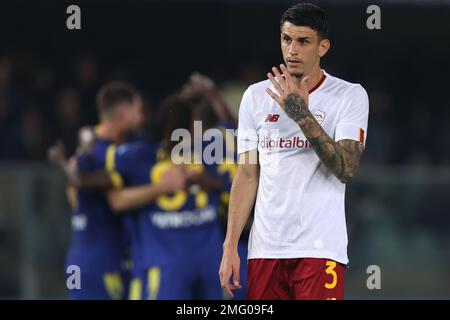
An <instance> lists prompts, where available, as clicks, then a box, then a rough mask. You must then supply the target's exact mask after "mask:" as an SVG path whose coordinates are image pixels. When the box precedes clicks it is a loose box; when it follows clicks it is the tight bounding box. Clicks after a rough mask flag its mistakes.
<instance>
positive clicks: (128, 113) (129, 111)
mask: <svg viewBox="0 0 450 320" xmlns="http://www.w3.org/2000/svg"><path fill="white" fill-rule="evenodd" d="M143 120H144V114H143V104H142V99H141V98H136V99H134V100H133V102H132V103H131V104H129V105H126V106H125V105H124V106H123V107H122V108H121V109H120V116H119V117H118V122H119V123H120V127H121V130H123V131H124V133H125V134H130V133H134V132H136V131H137V130H139V129H140V128H141V127H142V124H143Z"/></svg>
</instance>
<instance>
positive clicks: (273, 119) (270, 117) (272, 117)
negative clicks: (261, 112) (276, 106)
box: [264, 113, 280, 122]
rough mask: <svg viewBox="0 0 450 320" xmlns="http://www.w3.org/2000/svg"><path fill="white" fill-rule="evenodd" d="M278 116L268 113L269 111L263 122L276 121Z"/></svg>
mask: <svg viewBox="0 0 450 320" xmlns="http://www.w3.org/2000/svg"><path fill="white" fill-rule="evenodd" d="M279 117H280V115H279V114H270V113H269V114H268V115H267V117H266V120H265V121H264V122H277V121H278V118H279Z"/></svg>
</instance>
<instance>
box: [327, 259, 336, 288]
mask: <svg viewBox="0 0 450 320" xmlns="http://www.w3.org/2000/svg"><path fill="white" fill-rule="evenodd" d="M326 265H327V266H328V268H327V269H326V270H325V272H326V273H327V274H331V275H332V276H333V281H331V283H325V288H327V289H333V288H334V287H336V284H337V273H336V271H334V268H336V262H334V261H330V260H328V261H327V263H326Z"/></svg>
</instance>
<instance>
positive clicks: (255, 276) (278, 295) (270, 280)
mask: <svg viewBox="0 0 450 320" xmlns="http://www.w3.org/2000/svg"><path fill="white" fill-rule="evenodd" d="M285 277H286V272H285V270H284V268H283V266H282V263H281V261H280V260H279V259H250V260H249V261H248V296H247V298H248V300H287V299H289V288H288V286H287V282H286V281H285V280H284V278H285Z"/></svg>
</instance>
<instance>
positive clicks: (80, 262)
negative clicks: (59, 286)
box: [66, 138, 125, 299]
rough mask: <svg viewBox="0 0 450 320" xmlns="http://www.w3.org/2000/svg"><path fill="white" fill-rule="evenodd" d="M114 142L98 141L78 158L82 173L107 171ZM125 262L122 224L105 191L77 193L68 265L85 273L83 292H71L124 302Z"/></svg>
mask: <svg viewBox="0 0 450 320" xmlns="http://www.w3.org/2000/svg"><path fill="white" fill-rule="evenodd" d="M114 155H115V147H114V145H112V144H111V142H109V141H106V140H103V139H100V138H96V140H95V142H94V147H93V150H92V153H91V154H90V155H86V154H81V155H78V156H77V163H78V168H79V170H80V171H81V172H83V173H90V172H95V171H98V170H104V169H105V168H106V163H107V159H108V158H111V157H114ZM124 260H125V238H124V230H123V226H122V221H121V218H120V217H119V216H116V215H114V214H113V213H112V211H111V210H110V208H109V206H108V203H107V199H106V197H105V195H104V191H103V190H77V197H76V204H75V207H74V208H73V214H72V240H71V244H70V248H69V252H68V256H67V261H66V263H67V264H68V265H77V266H79V267H80V268H81V272H82V289H81V290H79V291H74V290H72V291H73V292H71V295H72V296H73V297H74V298H80V299H84V298H86V299H108V298H113V299H121V298H122V297H123V293H124V285H123V283H122V279H121V273H122V268H121V264H122V263H123V261H124Z"/></svg>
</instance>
